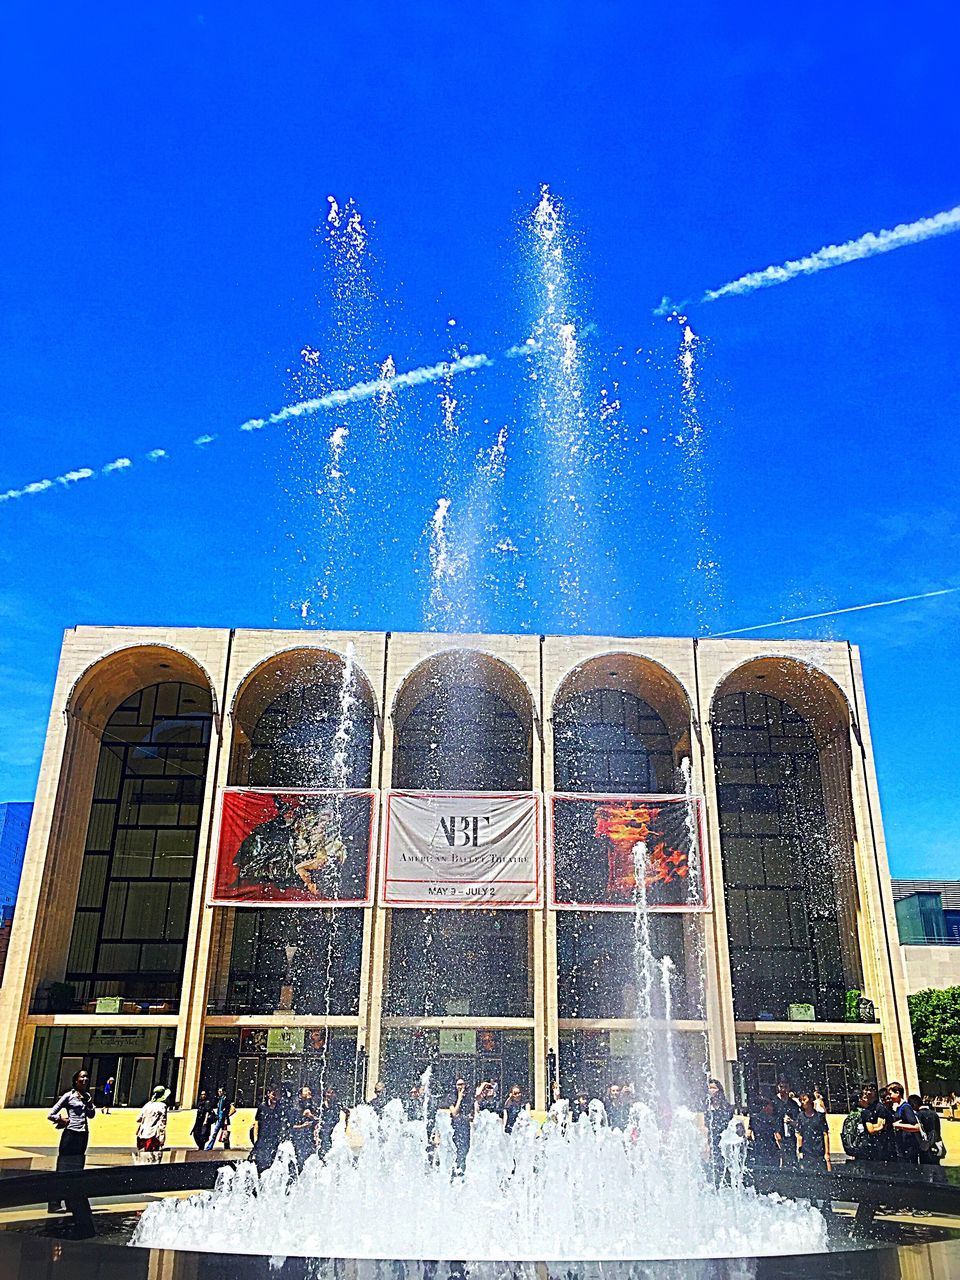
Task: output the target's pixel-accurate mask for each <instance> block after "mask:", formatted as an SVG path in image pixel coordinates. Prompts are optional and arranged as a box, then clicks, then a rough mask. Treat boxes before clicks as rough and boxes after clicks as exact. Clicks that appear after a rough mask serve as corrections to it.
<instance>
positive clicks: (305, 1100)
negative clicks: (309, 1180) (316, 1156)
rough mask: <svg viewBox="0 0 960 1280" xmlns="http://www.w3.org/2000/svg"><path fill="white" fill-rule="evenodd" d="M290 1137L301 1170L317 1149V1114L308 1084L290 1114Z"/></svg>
mask: <svg viewBox="0 0 960 1280" xmlns="http://www.w3.org/2000/svg"><path fill="white" fill-rule="evenodd" d="M290 1119H291V1131H290V1136H291V1137H292V1139H293V1150H294V1152H295V1153H296V1157H297V1167H298V1168H299V1169H302V1168H303V1166H304V1165H305V1164H306V1162H307V1160H308V1159H309V1157H310V1156H312V1155H313V1153H314V1152H315V1151H316V1149H317V1138H316V1134H317V1112H316V1108H315V1106H314V1102H313V1090H312V1089H311V1088H310V1086H309V1085H308V1084H305V1085H303V1086H302V1088H301V1089H300V1093H299V1095H298V1097H297V1100H296V1102H295V1103H294V1104H293V1111H292V1114H291V1117H290Z"/></svg>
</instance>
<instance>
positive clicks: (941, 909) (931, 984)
mask: <svg viewBox="0 0 960 1280" xmlns="http://www.w3.org/2000/svg"><path fill="white" fill-rule="evenodd" d="M893 898H894V907H895V909H896V913H897V929H898V931H899V934H900V949H901V951H902V952H903V966H904V973H905V975H906V982H907V994H908V995H911V996H912V995H913V994H914V993H915V992H917V991H926V990H929V989H930V988H934V989H942V988H944V987H957V986H960V880H894V882H893Z"/></svg>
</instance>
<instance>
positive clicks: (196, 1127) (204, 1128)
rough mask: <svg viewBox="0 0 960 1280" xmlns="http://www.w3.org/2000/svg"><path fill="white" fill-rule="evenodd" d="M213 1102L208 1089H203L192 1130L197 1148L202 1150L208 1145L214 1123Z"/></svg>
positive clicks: (198, 1100) (192, 1136)
mask: <svg viewBox="0 0 960 1280" xmlns="http://www.w3.org/2000/svg"><path fill="white" fill-rule="evenodd" d="M212 1107H213V1104H212V1103H211V1101H210V1098H209V1096H208V1094H207V1091H206V1089H201V1090H200V1094H199V1096H198V1097H197V1114H196V1118H195V1119H194V1122H193V1128H192V1129H191V1130H190V1136H191V1138H193V1140H194V1142H195V1143H196V1144H197V1150H198V1151H202V1150H203V1149H204V1147H205V1146H206V1145H207V1140H208V1138H209V1137H210V1128H211V1125H212V1124H213V1111H212Z"/></svg>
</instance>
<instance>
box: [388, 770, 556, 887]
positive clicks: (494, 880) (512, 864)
mask: <svg viewBox="0 0 960 1280" xmlns="http://www.w3.org/2000/svg"><path fill="white" fill-rule="evenodd" d="M386 826H387V834H386V843H385V857H384V868H383V884H382V900H383V903H384V905H385V906H388V907H456V908H458V909H462V908H464V907H467V908H469V907H486V908H491V907H530V908H532V907H539V906H540V899H541V894H540V802H539V799H538V797H537V796H536V795H534V794H531V793H529V792H522V793H510V794H507V793H504V792H490V791H488V792H465V791H445V792H425V791H391V792H389V793H388V795H387V810H386Z"/></svg>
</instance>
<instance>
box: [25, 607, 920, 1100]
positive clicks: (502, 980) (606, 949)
mask: <svg viewBox="0 0 960 1280" xmlns="http://www.w3.org/2000/svg"><path fill="white" fill-rule="evenodd" d="M54 710H55V712H56V713H57V714H55V715H54V716H52V717H51V721H50V730H49V734H48V740H47V747H46V752H45V756H44V763H43V769H42V774H41V779H40V786H39V789H38V796H37V807H36V812H35V817H34V824H33V831H32V835H31V842H30V847H29V850H28V855H27V860H26V864H25V867H24V879H23V886H22V888H21V905H20V908H19V909H18V913H17V920H16V923H15V926H14V934H13V939H12V944H11V953H10V962H9V963H8V973H7V979H6V981H5V983H4V986H3V989H2V993H0V1013H2V1015H3V1016H2V1018H0V1090H2V1095H0V1101H4V1102H6V1103H7V1104H8V1105H11V1104H12V1105H18V1104H19V1105H22V1104H26V1105H34V1106H40V1105H45V1104H46V1103H47V1102H48V1101H49V1100H50V1099H52V1098H53V1097H54V1096H55V1094H56V1093H57V1091H58V1089H59V1088H60V1087H61V1085H62V1083H63V1082H64V1080H67V1079H69V1077H70V1075H72V1073H73V1072H74V1071H75V1070H76V1069H77V1067H78V1065H79V1064H80V1063H81V1062H82V1063H84V1064H85V1065H86V1066H87V1067H88V1069H89V1070H90V1071H91V1073H92V1076H93V1080H94V1084H95V1086H96V1085H98V1084H100V1083H102V1081H103V1080H105V1079H106V1078H107V1076H109V1075H113V1076H114V1077H115V1078H116V1080H117V1090H118V1095H119V1100H120V1101H121V1103H122V1102H129V1103H130V1104H137V1105H139V1104H140V1103H142V1101H143V1100H144V1098H145V1096H146V1094H147V1093H148V1091H149V1087H150V1085H151V1084H152V1083H153V1082H155V1081H156V1080H162V1081H164V1082H166V1083H168V1084H170V1085H171V1087H172V1088H173V1089H174V1090H175V1092H176V1093H177V1094H178V1095H179V1096H180V1097H181V1098H182V1099H183V1100H184V1102H185V1103H187V1104H188V1105H189V1103H191V1102H192V1099H193V1097H194V1095H195V1093H196V1091H197V1090H198V1089H199V1088H200V1087H204V1088H207V1089H215V1088H216V1087H217V1086H218V1085H223V1086H224V1087H225V1088H226V1089H227V1090H228V1092H229V1093H231V1095H233V1096H234V1097H235V1098H236V1100H237V1101H238V1103H240V1104H246V1105H251V1104H253V1103H255V1102H256V1101H258V1100H259V1099H260V1097H261V1096H262V1093H263V1090H264V1088H265V1086H266V1084H267V1082H268V1081H278V1082H282V1083H285V1084H289V1085H291V1086H292V1085H296V1084H299V1083H300V1082H308V1083H310V1084H312V1085H314V1086H317V1085H318V1084H320V1083H321V1082H323V1083H324V1084H333V1085H334V1087H336V1088H337V1089H338V1091H339V1092H340V1094H341V1096H343V1097H344V1098H346V1099H347V1100H348V1101H352V1100H354V1099H356V1098H360V1097H363V1096H365V1095H366V1094H368V1093H369V1092H371V1091H372V1087H373V1083H374V1081H375V1080H376V1079H380V1078H382V1079H384V1080H385V1081H386V1082H387V1085H388V1088H389V1089H390V1090H391V1092H396V1093H400V1094H403V1093H405V1092H406V1091H408V1090H409V1089H410V1087H411V1086H412V1085H413V1084H415V1083H416V1080H417V1078H418V1077H419V1075H420V1074H421V1072H422V1071H423V1070H424V1069H425V1068H426V1067H427V1066H428V1065H429V1066H431V1067H432V1068H433V1071H434V1075H435V1079H436V1080H437V1081H438V1082H439V1085H440V1088H441V1090H442V1089H444V1088H446V1087H447V1086H449V1085H451V1084H452V1082H453V1080H454V1079H455V1078H456V1077H457V1076H458V1075H461V1074H462V1075H464V1076H466V1077H467V1078H468V1079H470V1080H479V1079H493V1080H495V1081H496V1082H497V1083H499V1084H500V1086H501V1088H502V1089H504V1090H505V1089H506V1088H508V1087H509V1086H510V1085H512V1084H513V1083H519V1084H520V1085H521V1087H522V1089H523V1090H524V1091H525V1092H526V1094H527V1096H528V1097H529V1098H530V1099H531V1100H532V1101H533V1102H534V1103H535V1104H536V1105H537V1106H541V1107H542V1106H544V1105H545V1103H546V1100H547V1097H548V1094H549V1090H550V1088H551V1087H552V1085H553V1084H554V1083H555V1082H559V1084H560V1086H561V1088H563V1089H564V1091H570V1090H572V1089H575V1088H581V1087H582V1088H585V1089H587V1090H589V1091H591V1092H597V1091H600V1090H603V1089H605V1088H606V1085H607V1084H608V1083H609V1082H610V1081H611V1080H615V1081H622V1080H625V1079H629V1078H630V1077H631V1076H632V1074H633V1072H634V1071H635V1070H636V1057H635V1045H636V1035H637V1030H638V1010H639V1008H640V1007H641V1006H642V1007H647V1006H644V1005H643V1000H647V1001H648V1005H649V1009H650V1015H651V1017H652V1018H653V1020H654V1021H655V1022H656V1023H657V1024H658V1025H664V1024H665V1023H667V1022H669V1025H670V1027H671V1028H672V1031H673V1041H674V1045H675V1051H676V1054H677V1057H678V1060H679V1062H680V1063H681V1066H682V1067H683V1074H684V1079H685V1088H686V1089H687V1092H688V1094H689V1097H690V1100H691V1101H695V1100H696V1099H697V1098H698V1097H699V1095H700V1094H701V1092H702V1089H703V1086H704V1081H705V1076H706V1074H707V1073H708V1072H709V1073H710V1074H714V1075H720V1076H722V1077H725V1078H726V1080H727V1082H728V1084H729V1086H730V1088H731V1089H732V1090H733V1091H734V1092H744V1091H745V1092H747V1093H751V1092H755V1091H756V1090H758V1089H762V1088H765V1087H767V1086H769V1085H771V1084H773V1083H775V1081H776V1080H777V1078H779V1077H780V1076H786V1077H787V1078H789V1079H791V1080H792V1081H793V1082H796V1083H800V1082H803V1081H808V1082H810V1083H817V1084H819V1085H820V1086H821V1087H822V1088H823V1089H824V1091H825V1093H826V1094H827V1095H828V1098H829V1101H830V1104H831V1107H832V1109H834V1110H844V1109H845V1108H846V1102H847V1095H848V1094H849V1093H850V1092H851V1091H852V1089H853V1088H854V1087H855V1085H856V1083H857V1082H858V1081H859V1080H860V1079H861V1078H862V1077H863V1076H865V1075H866V1076H874V1075H876V1074H883V1075H891V1076H893V1075H896V1076H901V1077H904V1078H906V1079H907V1080H908V1081H909V1082H911V1083H912V1082H913V1081H914V1078H915V1071H914V1060H913V1048H912V1043H911V1041H910V1033H909V1022H908V1019H907V1016H906V1010H905V1000H904V991H903V973H902V966H901V961H900V956H899V950H898V948H897V945H896V928H895V921H894V913H893V905H892V899H891V894H890V885H889V879H888V874H887V867H886V853H885V849H884V845H883V832H882V822H881V816H880V811H879V803H878V798H877V791H876V779H875V776H874V771H873V762H872V756H871V748H870V738H869V727H868V724H867V720H866V712H865V706H864V698H863V685H862V677H861V673H860V664H859V655H858V653H857V651H856V650H855V649H853V648H852V647H850V646H848V645H845V644H839V643H829V644H817V645H810V644H804V645H803V648H802V653H801V652H799V651H794V648H793V647H792V646H791V645H790V644H789V643H783V642H781V643H765V644H763V645H762V646H758V645H756V644H755V643H754V642H751V641H726V640H723V641H720V640H717V641H710V640H708V641H696V640H692V639H691V640H682V639H655V638H630V639H616V638H609V639H607V638H595V637H551V636H538V637H531V636H516V637H512V636H475V637H446V636H438V635H414V634H404V635H391V634H387V633H357V634H353V635H345V634H327V633H321V632H269V631H215V630H199V629H196V630H194V629H188V630H160V629H156V630H154V629H147V630H139V629H137V630H134V629H126V628H88V627H83V628H77V629H76V630H74V631H71V632H68V633H67V636H66V638H65V642H64V648H63V653H62V657H61V665H60V671H59V673H58V678H57V685H56V689H55V693H54ZM228 787H230V788H236V787H249V788H257V789H260V790H263V791H266V792H283V791H284V790H286V791H298V790H304V789H308V790H311V789H320V790H323V791H325V792H331V793H334V794H335V795H338V794H340V793H342V792H344V791H345V790H349V789H359V790H363V791H371V792H373V793H374V794H375V798H376V799H377V800H378V801H379V803H378V804H377V805H376V808H375V811H376V813H377V814H379V818H378V820H377V822H376V825H375V829H374V838H373V842H372V858H373V863H374V870H375V872H376V873H377V874H376V875H375V876H374V880H375V882H376V886H377V887H376V891H375V892H374V894H373V896H372V898H371V901H370V903H369V905H365V906H323V907H319V906H309V907H297V906H289V905H283V904H282V903H280V904H269V905H261V904H254V905H246V904H244V905H236V906H225V905H212V904H211V902H210V899H211V897H212V896H213V894H212V885H213V872H214V863H215V859H216V850H217V842H218V832H219V823H220V807H221V796H222V793H223V789H224V788H228ZM392 790H394V791H402V792H406V793H409V792H412V793H418V792H429V793H432V794H436V793H467V794H470V795H486V794H488V793H510V794H511V795H528V794H531V793H532V794H533V795H534V796H536V797H537V798H538V800H539V802H540V803H541V805H542V810H541V812H542V818H543V820H542V821H541V823H540V825H539V827H538V835H537V839H538V840H539V842H540V847H539V851H538V860H537V865H538V867H539V869H540V870H539V872H538V874H540V875H541V876H542V877H543V886H542V888H543V890H544V891H543V892H542V893H541V894H540V895H539V898H538V901H537V902H536V904H535V905H532V906H528V907H523V908H516V907H513V908H498V907H490V906H477V907H471V908H469V909H455V910H451V909H445V908H443V907H436V908H433V907H420V906H417V907H402V908H400V907H387V906H386V905H384V902H383V895H382V891H381V887H380V877H379V869H380V866H381V863H382V860H383V856H384V839H385V832H384V822H383V820H382V819H383V813H384V805H383V803H382V800H383V797H384V796H385V795H386V794H387V793H389V792H390V791H392ZM556 793H563V794H564V795H567V796H571V795H572V796H576V797H592V798H610V797H617V798H625V799H629V798H635V797H647V798H651V797H652V798H656V797H661V798H662V797H668V796H677V795H684V794H687V795H689V794H694V795H697V796H701V797H702V803H703V810H702V811H703V818H704V821H703V824H702V831H701V848H700V854H701V858H702V864H703V875H704V878H705V882H706V906H705V908H704V909H701V910H689V911H687V910H682V911H669V910H663V911H658V912H655V913H654V914H652V916H651V919H650V947H651V950H652V951H653V953H654V955H655V956H656V957H669V958H670V960H671V961H672V966H673V977H672V981H671V982H670V983H669V986H668V988H667V989H666V990H659V989H658V990H656V991H654V992H653V993H652V995H643V993H640V992H638V988H637V982H638V975H637V969H636V964H635V960H634V948H635V929H634V918H633V913H632V910H631V909H630V908H629V907H625V908H614V909H603V908H600V909H598V908H596V907H594V906H590V907H582V906H578V907H576V908H574V909H571V908H570V907H566V906H555V905H551V899H550V894H549V893H548V892H547V888H548V887H549V866H550V860H551V830H552V828H551V820H550V813H551V797H552V796H553V795H554V794H556ZM642 995H643V999H641V996H642Z"/></svg>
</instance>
